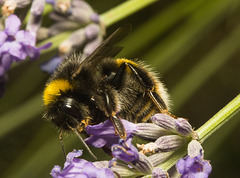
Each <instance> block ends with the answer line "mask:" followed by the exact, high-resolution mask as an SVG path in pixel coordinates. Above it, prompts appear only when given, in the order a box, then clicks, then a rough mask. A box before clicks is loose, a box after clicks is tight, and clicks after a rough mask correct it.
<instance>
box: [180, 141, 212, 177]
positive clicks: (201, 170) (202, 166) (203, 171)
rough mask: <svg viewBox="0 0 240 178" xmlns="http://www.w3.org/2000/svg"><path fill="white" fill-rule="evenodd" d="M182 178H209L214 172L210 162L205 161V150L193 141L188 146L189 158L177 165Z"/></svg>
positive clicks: (183, 159)
mask: <svg viewBox="0 0 240 178" xmlns="http://www.w3.org/2000/svg"><path fill="white" fill-rule="evenodd" d="M176 167H177V170H178V172H179V173H180V174H181V177H182V178H188V177H196V178H207V177H208V176H209V174H210V173H211V171H212V166H211V164H210V163H209V161H207V160H204V159H203V149H202V147H201V145H200V143H199V142H197V141H196V140H193V141H192V142H190V143H189V145H188V156H186V157H185V158H182V159H180V160H178V162H177V164H176Z"/></svg>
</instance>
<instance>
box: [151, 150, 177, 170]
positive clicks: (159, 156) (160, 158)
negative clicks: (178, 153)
mask: <svg viewBox="0 0 240 178" xmlns="http://www.w3.org/2000/svg"><path fill="white" fill-rule="evenodd" d="M172 153H173V152H172V151H169V152H160V153H155V154H153V155H151V156H149V157H148V159H149V160H150V161H151V163H152V164H153V166H154V167H155V166H157V165H159V164H161V163H163V162H165V161H166V160H167V159H168V158H169V157H170V156H171V155H172Z"/></svg>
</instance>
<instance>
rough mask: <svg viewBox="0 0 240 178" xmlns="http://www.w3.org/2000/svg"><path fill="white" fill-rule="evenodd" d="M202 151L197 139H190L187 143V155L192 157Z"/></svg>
mask: <svg viewBox="0 0 240 178" xmlns="http://www.w3.org/2000/svg"><path fill="white" fill-rule="evenodd" d="M202 151H203V147H202V146H201V144H200V143H199V142H198V141H196V140H192V141H191V142H190V143H189V144H188V156H190V157H192V158H194V157H195V156H198V155H199V154H200V153H202ZM202 155H203V154H202Z"/></svg>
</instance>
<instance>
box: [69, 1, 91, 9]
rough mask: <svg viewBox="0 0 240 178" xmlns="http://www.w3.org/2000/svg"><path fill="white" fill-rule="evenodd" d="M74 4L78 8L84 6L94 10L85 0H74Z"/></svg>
mask: <svg viewBox="0 0 240 178" xmlns="http://www.w3.org/2000/svg"><path fill="white" fill-rule="evenodd" d="M71 2H72V6H73V7H77V8H82V9H86V10H88V11H93V9H92V7H91V6H90V5H89V4H88V3H87V2H86V1H83V0H72V1H71Z"/></svg>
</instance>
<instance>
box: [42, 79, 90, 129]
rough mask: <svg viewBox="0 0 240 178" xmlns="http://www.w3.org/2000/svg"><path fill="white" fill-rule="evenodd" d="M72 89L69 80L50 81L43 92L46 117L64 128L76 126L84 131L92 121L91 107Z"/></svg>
mask: <svg viewBox="0 0 240 178" xmlns="http://www.w3.org/2000/svg"><path fill="white" fill-rule="evenodd" d="M72 89H73V86H72V85H71V84H70V83H69V81H68V80H63V79H58V80H53V81H51V82H50V83H48V84H47V85H46V88H45V90H44V93H43V101H44V105H45V106H46V113H45V114H44V117H45V118H46V119H48V120H51V121H52V122H53V123H54V124H55V125H56V126H57V127H59V128H61V129H63V130H69V129H71V128H75V129H77V130H79V131H82V130H84V128H85V126H86V125H88V123H89V121H90V117H89V108H88V106H87V105H86V104H84V103H82V102H80V101H78V100H77V99H75V96H74V94H73V92H72ZM83 98H84V100H85V101H86V99H85V97H84V96H83Z"/></svg>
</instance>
